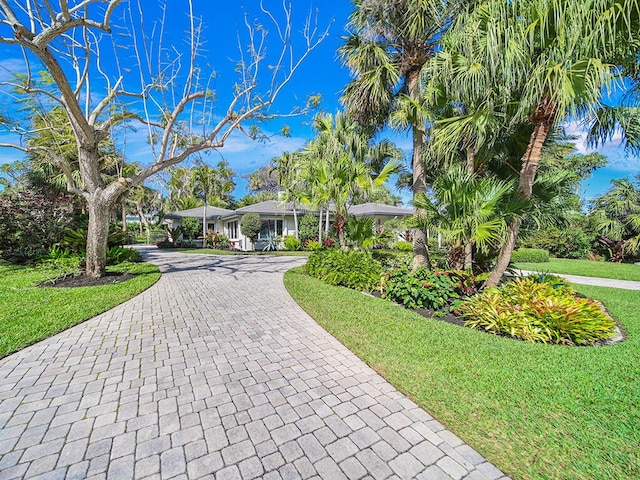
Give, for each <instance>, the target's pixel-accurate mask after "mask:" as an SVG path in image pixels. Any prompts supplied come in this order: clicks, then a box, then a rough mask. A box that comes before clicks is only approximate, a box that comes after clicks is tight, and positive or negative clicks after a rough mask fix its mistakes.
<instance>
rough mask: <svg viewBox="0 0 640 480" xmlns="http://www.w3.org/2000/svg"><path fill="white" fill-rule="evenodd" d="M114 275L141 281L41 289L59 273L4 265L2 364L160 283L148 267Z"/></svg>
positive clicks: (0, 281) (0, 273) (0, 283)
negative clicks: (122, 275)
mask: <svg viewBox="0 0 640 480" xmlns="http://www.w3.org/2000/svg"><path fill="white" fill-rule="evenodd" d="M109 270H110V271H123V270H126V271H128V272H130V273H135V274H137V276H136V277H135V278H132V279H131V280H127V281H126V282H122V283H116V284H112V285H104V286H98V287H80V288H51V287H44V288H42V287H38V286H37V284H38V283H40V282H42V281H44V280H48V279H50V278H55V277H56V275H57V273H56V272H55V271H53V270H45V269H34V268H25V267H17V266H13V265H8V264H6V263H4V262H2V263H0V305H2V309H0V358H2V357H4V356H6V355H9V354H10V353H13V352H15V351H17V350H20V349H21V348H24V347H26V346H27V345H31V344H32V343H35V342H37V341H39V340H42V339H44V338H47V337H50V336H51V335H54V334H56V333H58V332H60V331H62V330H64V329H66V328H69V327H71V326H73V325H76V324H78V323H80V322H83V321H84V320H87V319H89V318H91V317H93V316H95V315H97V314H99V313H102V312H104V311H106V310H109V309H110V308H113V307H115V306H116V305H118V304H120V303H122V302H124V301H125V300H128V299H130V298H132V297H134V296H135V295H137V294H138V293H140V292H142V291H143V290H146V289H147V288H149V287H150V286H151V285H153V284H154V283H155V282H156V281H157V280H158V278H160V272H159V270H158V268H157V267H156V266H155V265H151V264H149V263H139V264H128V265H127V266H125V264H123V265H122V266H120V267H109Z"/></svg>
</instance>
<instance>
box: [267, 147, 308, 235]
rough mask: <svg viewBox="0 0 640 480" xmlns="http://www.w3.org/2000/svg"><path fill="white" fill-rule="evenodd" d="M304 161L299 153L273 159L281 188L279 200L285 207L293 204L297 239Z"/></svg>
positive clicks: (273, 168)
mask: <svg viewBox="0 0 640 480" xmlns="http://www.w3.org/2000/svg"><path fill="white" fill-rule="evenodd" d="M301 162H302V159H301V158H300V154H299V153H289V152H284V153H283V154H282V155H281V156H280V157H276V158H274V159H272V161H271V163H272V164H273V167H272V170H273V172H274V173H275V177H276V179H277V181H278V185H279V186H280V192H279V193H278V199H279V200H280V201H281V202H283V203H284V204H285V205H288V204H289V203H291V204H292V205H293V223H294V226H295V227H294V228H295V230H296V239H298V238H299V234H298V210H297V208H298V205H299V204H300V202H301V201H302V198H303V193H302V176H301V173H302V168H301Z"/></svg>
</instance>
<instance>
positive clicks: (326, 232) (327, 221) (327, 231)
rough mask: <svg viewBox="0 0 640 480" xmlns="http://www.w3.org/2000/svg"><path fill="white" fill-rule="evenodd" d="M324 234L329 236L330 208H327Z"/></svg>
mask: <svg viewBox="0 0 640 480" xmlns="http://www.w3.org/2000/svg"><path fill="white" fill-rule="evenodd" d="M324 236H325V237H329V209H328V208H327V210H326V213H325V220H324Z"/></svg>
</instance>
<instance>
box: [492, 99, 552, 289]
mask: <svg viewBox="0 0 640 480" xmlns="http://www.w3.org/2000/svg"><path fill="white" fill-rule="evenodd" d="M553 117H554V109H553V107H552V106H551V105H549V104H548V103H547V102H542V103H541V105H538V109H537V110H536V113H535V114H534V115H532V120H533V121H534V128H533V132H532V133H531V137H530V138H529V145H528V146H527V151H526V152H525V154H524V156H523V157H522V168H521V169H520V180H519V183H518V198H519V199H520V200H529V199H530V198H531V192H532V191H533V183H534V182H535V180H536V172H537V171H538V164H539V163H540V155H541V152H542V146H543V145H544V142H545V140H546V139H547V136H548V135H549V130H550V128H551V125H552V124H553ZM521 225H522V218H519V217H514V218H513V219H512V220H511V221H510V222H509V226H508V229H507V240H506V242H505V243H504V245H503V246H502V249H501V250H500V253H499V254H498V259H497V260H496V265H495V267H493V270H492V271H491V275H490V276H489V278H488V279H487V281H486V282H485V284H484V286H485V287H495V286H496V285H498V283H500V280H502V276H503V275H504V272H505V271H506V270H507V267H508V266H509V262H511V254H512V253H513V250H514V249H515V246H516V241H517V240H518V232H519V231H520V226H521Z"/></svg>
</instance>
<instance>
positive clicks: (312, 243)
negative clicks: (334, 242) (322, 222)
mask: <svg viewBox="0 0 640 480" xmlns="http://www.w3.org/2000/svg"><path fill="white" fill-rule="evenodd" d="M305 248H306V249H307V250H309V251H310V252H318V251H320V250H322V244H321V243H320V242H318V241H317V240H307V243H305Z"/></svg>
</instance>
